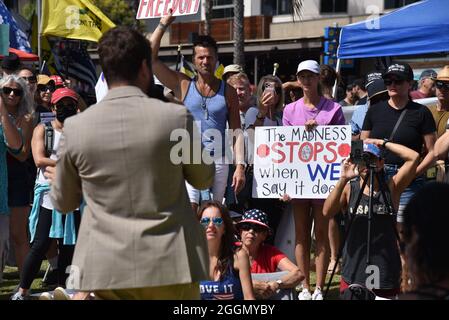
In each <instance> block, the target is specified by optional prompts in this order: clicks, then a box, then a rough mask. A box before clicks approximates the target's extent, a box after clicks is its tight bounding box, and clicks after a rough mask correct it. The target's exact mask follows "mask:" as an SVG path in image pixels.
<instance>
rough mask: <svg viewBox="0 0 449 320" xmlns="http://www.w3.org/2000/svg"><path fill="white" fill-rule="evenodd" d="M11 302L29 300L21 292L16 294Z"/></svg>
mask: <svg viewBox="0 0 449 320" xmlns="http://www.w3.org/2000/svg"><path fill="white" fill-rule="evenodd" d="M11 300H27V297H26V296H24V295H22V294H21V293H20V292H16V293H14V294H13V296H12V297H11Z"/></svg>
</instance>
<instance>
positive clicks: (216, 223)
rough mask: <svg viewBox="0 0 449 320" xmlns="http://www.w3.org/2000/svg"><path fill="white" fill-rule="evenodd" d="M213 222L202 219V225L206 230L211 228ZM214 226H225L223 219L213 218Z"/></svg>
mask: <svg viewBox="0 0 449 320" xmlns="http://www.w3.org/2000/svg"><path fill="white" fill-rule="evenodd" d="M210 221H211V218H209V217H206V218H201V220H200V223H201V225H202V226H203V227H204V229H206V228H207V227H208V226H209V223H210ZM212 224H213V225H214V226H216V227H220V226H221V225H222V224H223V218H220V217H213V218H212Z"/></svg>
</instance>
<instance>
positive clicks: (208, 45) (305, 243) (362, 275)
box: [0, 15, 449, 300]
mask: <svg viewBox="0 0 449 320" xmlns="http://www.w3.org/2000/svg"><path fill="white" fill-rule="evenodd" d="M174 19H175V18H174V17H172V16H171V15H168V16H166V17H163V18H161V20H160V23H159V25H158V27H157V28H156V29H155V30H154V32H153V33H152V34H151V36H150V37H149V39H147V38H145V37H144V36H143V35H141V34H140V33H138V32H137V31H135V30H132V29H130V28H126V27H117V28H114V29H112V30H110V31H108V32H107V33H106V34H105V35H104V36H103V37H102V39H101V40H100V42H99V57H100V64H101V67H102V70H103V72H104V75H105V78H106V80H107V83H108V86H109V91H108V93H107V95H106V97H105V98H104V99H103V100H102V101H101V102H99V103H97V104H96V105H95V106H92V107H87V106H86V104H85V103H84V102H83V100H82V98H81V97H80V96H79V95H78V94H77V93H76V92H75V91H73V90H71V89H70V88H69V84H68V83H67V82H65V81H64V80H63V79H62V78H61V77H59V76H55V75H45V74H39V75H37V74H36V73H35V72H34V70H33V69H32V68H29V67H25V66H23V65H21V64H20V61H17V59H16V58H15V57H12V58H5V59H4V61H3V64H2V69H3V77H2V79H1V81H0V94H1V100H0V117H1V124H0V135H1V138H0V268H1V269H0V281H1V274H2V271H3V268H4V265H5V263H6V262H7V260H8V256H9V255H10V252H14V254H15V263H16V265H17V267H18V270H19V273H20V284H19V287H18V288H17V292H15V293H14V294H13V296H12V299H13V300H24V299H27V298H28V296H29V294H30V288H31V284H32V282H33V280H34V279H35V278H36V276H37V273H38V271H39V269H40V266H41V263H42V261H43V260H44V259H47V260H48V261H49V263H50V265H51V269H52V270H53V274H54V277H55V280H54V284H55V285H57V286H58V287H60V288H58V289H57V290H55V292H54V296H51V295H48V294H46V295H42V297H41V298H42V299H53V298H56V297H57V296H62V297H63V298H67V297H69V295H67V292H66V291H65V290H64V288H65V287H66V286H67V285H68V284H69V283H71V284H72V285H70V288H71V289H76V290H77V294H75V295H74V296H73V297H74V298H79V299H88V298H91V297H92V296H95V297H96V298H98V299H198V298H201V299H205V300H209V299H237V300H241V299H246V300H252V299H271V298H274V297H275V296H276V294H277V293H278V292H279V291H280V290H290V291H292V292H295V295H296V298H298V299H299V300H323V299H324V286H325V280H326V275H327V274H328V273H332V274H333V272H334V271H337V272H340V262H341V284H340V292H341V294H342V297H345V296H346V295H345V292H347V290H350V288H351V286H353V285H361V286H365V287H368V285H367V283H368V282H367V281H368V280H369V278H370V277H369V276H370V274H369V273H367V267H369V266H372V265H374V266H376V267H378V268H379V269H380V274H379V279H377V282H376V283H375V285H374V286H373V287H369V288H368V289H369V290H372V292H374V294H375V295H377V296H381V297H385V298H396V297H398V295H400V294H401V293H404V292H408V293H407V295H404V296H402V297H409V298H420V297H423V296H425V297H426V298H429V297H430V298H432V297H437V298H441V297H447V293H448V292H449V282H448V281H449V273H448V271H447V270H449V269H448V267H449V257H448V256H447V254H446V253H445V252H447V250H444V248H443V249H441V250H440V251H438V250H437V249H438V248H441V245H442V244H441V243H442V242H443V241H444V230H443V229H442V226H443V225H444V221H446V220H447V218H446V216H445V215H444V211H445V209H446V206H445V204H444V201H445V198H444V195H445V194H446V195H447V194H449V193H448V187H447V184H444V183H447V182H448V176H449V167H448V164H449V162H448V153H449V120H448V119H449V66H445V67H443V68H442V69H441V71H440V72H438V73H437V72H435V71H433V70H426V71H424V72H423V73H422V75H421V78H420V80H419V86H418V89H417V90H416V91H412V85H413V70H412V68H411V67H410V66H409V65H408V64H405V63H395V64H392V65H390V66H388V68H387V69H386V70H382V71H375V72H371V73H369V74H367V76H366V78H365V79H363V80H362V79H359V80H356V81H355V82H354V83H352V84H349V85H347V86H346V87H345V96H344V99H343V100H342V101H340V102H337V101H336V98H335V97H334V96H333V87H334V85H335V84H336V82H338V80H339V75H338V74H337V73H336V72H335V70H334V69H333V68H332V67H329V66H324V65H321V66H320V65H319V63H317V62H316V61H313V60H305V61H299V64H298V67H297V69H296V70H295V71H294V72H293V73H295V75H296V81H290V82H287V83H282V81H281V80H280V79H279V78H278V77H277V76H275V75H266V76H263V77H262V78H261V79H260V81H259V83H258V84H257V87H256V88H257V89H256V90H255V92H252V90H251V83H250V80H249V78H248V76H247V75H246V74H245V72H244V67H243V66H239V65H229V66H227V67H226V68H225V69H224V73H223V77H222V79H219V78H217V77H216V76H215V67H216V65H217V61H218V47H217V44H216V42H215V40H214V39H213V38H211V37H210V36H199V37H198V38H197V39H196V40H195V41H194V43H193V58H192V60H193V61H192V62H193V65H194V67H195V71H196V76H195V77H194V78H193V79H191V78H190V77H188V76H187V75H185V74H183V73H181V72H178V71H174V70H172V69H170V68H169V67H168V66H167V65H165V64H164V63H163V62H162V61H161V60H160V59H159V57H158V51H159V46H160V42H161V39H162V37H163V35H164V32H165V30H166V29H167V27H168V26H169V25H170V24H171V23H172V22H173V21H174ZM129 57H133V59H129ZM153 73H154V75H155V76H156V77H157V79H159V81H160V83H161V86H162V87H160V88H157V86H156V85H155V84H154V78H153ZM432 92H435V95H436V97H437V102H436V104H435V105H431V106H429V107H426V106H423V105H420V104H418V103H416V102H414V101H413V99H416V98H423V97H429V96H431V95H432ZM356 104H359V105H360V106H358V108H357V109H356V111H355V112H354V113H353V115H352V119H345V117H344V113H343V108H345V107H346V106H349V105H356ZM81 111H83V112H81ZM346 123H348V124H350V125H351V129H352V135H353V140H359V139H362V140H363V153H364V155H365V157H364V161H362V162H356V161H355V159H352V158H348V159H345V160H344V161H343V163H342V169H341V176H340V179H339V180H338V182H337V184H336V186H335V188H334V189H333V190H332V191H331V192H330V194H329V195H328V197H327V198H326V199H322V200H317V199H291V197H290V196H289V195H288V194H285V195H282V197H280V198H279V199H259V198H256V197H253V196H252V192H251V190H252V181H253V169H254V168H253V165H252V163H253V161H252V159H253V157H254V154H253V150H252V146H253V144H252V143H253V141H254V129H255V128H256V127H262V126H271V127H272V126H304V127H305V129H306V130H308V131H313V130H314V129H315V128H316V127H317V126H323V125H332V126H341V125H345V124H346ZM179 129H183V130H185V132H186V133H187V136H188V138H189V139H190V140H189V141H191V143H189V144H188V147H187V148H182V150H180V151H179V155H180V159H181V161H179V162H175V161H173V150H174V148H176V147H177V145H176V143H177V142H178V141H174V139H173V132H175V131H176V130H179ZM228 129H232V130H234V132H237V133H234V138H233V139H232V141H231V146H230V149H232V154H233V155H232V156H231V157H229V155H228V150H227V146H226V141H227V140H226V138H225V137H226V132H227V130H228ZM210 132H214V134H211V133H210ZM217 133H218V135H217ZM217 136H218V137H219V138H218V139H217ZM195 145H200V147H201V148H200V156H198V154H197V153H198V150H196V149H195ZM176 150H179V149H176ZM204 155H206V156H204ZM208 159H209V160H210V161H208ZM229 159H231V160H229ZM229 162H231V164H229ZM370 177H372V180H371V185H369V184H368V183H367V182H369V181H368V180H370ZM434 181H437V183H434ZM427 195H430V196H431V197H435V196H436V195H440V196H437V198H435V199H434V200H432V201H428V200H427V199H428V198H426V197H427ZM288 207H291V209H292V214H293V221H294V235H295V252H294V260H293V261H292V260H290V259H289V258H288V257H287V256H286V255H285V254H284V253H283V252H281V250H279V248H276V246H275V239H276V234H277V232H278V229H279V223H280V221H281V218H282V215H283V214H285V212H287V211H288V210H286V209H287V208H288ZM446 211H447V210H446ZM371 214H373V215H374V216H373V217H371ZM440 221H441V222H440ZM342 222H343V224H344V226H345V228H346V230H345V231H346V232H344V231H342V228H341V225H342ZM312 226H313V228H312ZM367 226H370V228H372V234H370V231H369V229H368V228H367ZM312 231H313V233H312ZM440 232H441V233H440ZM344 233H346V236H345V237H343V234H344ZM367 239H368V240H367ZM312 242H313V243H314V245H313V246H312ZM9 244H11V247H12V248H10V246H9ZM312 247H313V250H312ZM367 247H368V248H367ZM11 249H13V250H11ZM367 249H369V252H367ZM340 250H341V252H342V259H341V261H339V253H340ZM312 251H313V255H312ZM312 256H313V257H314V261H312ZM366 261H369V265H368V262H366ZM312 264H314V265H315V270H316V283H314V285H315V287H314V289H313V290H312V283H311V281H310V274H311V269H312V266H311V265H312ZM69 266H71V268H70V269H67V268H68V267H69ZM68 271H69V272H70V277H69V278H68V279H67V277H68V276H69V274H68ZM277 272H279V274H280V275H279V277H277V278H276V277H275V278H272V280H269V281H262V280H258V278H257V277H254V275H255V274H268V273H273V274H276V273H277ZM253 277H254V279H253ZM90 293H92V294H90Z"/></svg>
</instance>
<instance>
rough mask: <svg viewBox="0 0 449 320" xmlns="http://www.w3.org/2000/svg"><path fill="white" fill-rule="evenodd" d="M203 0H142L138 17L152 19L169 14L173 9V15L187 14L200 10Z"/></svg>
mask: <svg viewBox="0 0 449 320" xmlns="http://www.w3.org/2000/svg"><path fill="white" fill-rule="evenodd" d="M200 3H201V0H140V4H139V10H137V16H136V19H151V18H160V17H164V16H168V11H169V10H170V9H172V10H173V16H186V15H189V14H195V13H197V12H198V9H199V7H200Z"/></svg>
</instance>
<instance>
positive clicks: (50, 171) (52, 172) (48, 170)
mask: <svg viewBox="0 0 449 320" xmlns="http://www.w3.org/2000/svg"><path fill="white" fill-rule="evenodd" d="M44 177H45V178H47V179H48V180H50V184H51V183H52V182H53V180H54V179H55V178H56V167H51V166H47V167H45V172H44Z"/></svg>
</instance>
